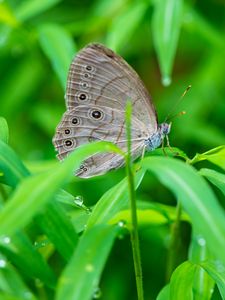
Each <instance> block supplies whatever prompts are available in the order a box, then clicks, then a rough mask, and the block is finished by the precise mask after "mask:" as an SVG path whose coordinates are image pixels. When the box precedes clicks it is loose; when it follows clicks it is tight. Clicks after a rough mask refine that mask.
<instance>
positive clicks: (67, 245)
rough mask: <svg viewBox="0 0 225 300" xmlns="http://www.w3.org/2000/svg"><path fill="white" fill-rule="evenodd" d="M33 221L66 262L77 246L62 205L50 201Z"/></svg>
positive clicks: (73, 232)
mask: <svg viewBox="0 0 225 300" xmlns="http://www.w3.org/2000/svg"><path fill="white" fill-rule="evenodd" d="M35 221H36V222H37V223H38V225H39V226H40V227H41V228H42V230H43V232H45V233H46V235H47V237H48V238H49V240H50V241H51V242H52V243H53V244H54V246H55V248H56V249H57V250H58V251H59V253H60V254H61V255H62V257H64V259H65V260H66V261H68V260H69V259H70V257H71V256H72V254H73V251H74V248H75V246H76V245H77V242H78V235H77V233H76V232H75V230H74V227H73V225H72V223H71V221H70V220H69V219H68V217H67V216H66V214H65V211H64V210H63V208H62V205H61V204H60V203H58V202H56V201H50V203H48V205H47V206H46V209H45V211H44V212H43V213H41V214H39V215H38V216H37V217H36V218H35Z"/></svg>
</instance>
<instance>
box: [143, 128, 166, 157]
mask: <svg viewBox="0 0 225 300" xmlns="http://www.w3.org/2000/svg"><path fill="white" fill-rule="evenodd" d="M170 127H171V123H170V124H168V123H162V124H160V125H159V126H158V129H157V131H156V132H155V133H153V134H152V135H151V136H150V137H149V138H148V139H146V140H145V147H146V150H147V151H152V150H154V149H156V148H157V147H159V146H160V145H161V144H162V141H163V139H164V138H165V136H167V135H168V134H169V133H170Z"/></svg>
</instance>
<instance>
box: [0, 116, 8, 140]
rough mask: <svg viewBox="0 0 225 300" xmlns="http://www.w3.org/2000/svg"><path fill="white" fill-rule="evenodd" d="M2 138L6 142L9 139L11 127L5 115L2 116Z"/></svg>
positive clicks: (0, 125)
mask: <svg viewBox="0 0 225 300" xmlns="http://www.w3.org/2000/svg"><path fill="white" fill-rule="evenodd" d="M0 140H2V141H3V142H4V143H6V144H7V143H8V140H9V127H8V124H7V122H6V119H5V118H3V117H0Z"/></svg>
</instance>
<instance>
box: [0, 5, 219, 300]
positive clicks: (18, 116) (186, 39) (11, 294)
mask: <svg viewBox="0 0 225 300" xmlns="http://www.w3.org/2000/svg"><path fill="white" fill-rule="evenodd" d="M89 42H101V43H104V44H106V45H107V46H108V47H111V48H112V49H114V50H115V51H116V52H117V53H119V54H120V55H121V56H123V57H124V58H125V59H126V60H127V61H128V62H129V64H130V65H131V66H132V67H133V68H134V69H135V70H136V71H137V72H138V73H139V75H140V77H141V78H142V79H143V81H144V82H145V84H146V86H147V88H148V90H149V91H150V93H151V95H152V98H153V102H154V104H155V106H156V108H157V111H158V115H159V121H160V122H162V121H163V120H164V119H165V117H166V116H167V115H168V113H169V112H170V111H171V108H173V107H174V104H175V103H176V102H177V100H178V99H179V97H180V95H181V94H182V93H183V92H184V90H185V89H186V87H187V86H188V85H190V84H191V85H192V88H191V90H190V91H189V92H188V94H187V95H186V96H185V98H184V99H183V101H182V103H181V104H180V105H179V106H178V107H177V108H176V109H177V111H178V112H179V111H182V110H185V111H186V115H183V116H182V117H179V118H176V119H174V120H173V125H172V129H171V134H170V144H171V145H172V146H174V147H177V148H180V149H182V151H184V152H185V153H186V154H187V156H188V157H189V158H190V159H189V160H187V161H188V162H189V163H190V164H194V163H197V162H198V164H197V165H196V168H197V170H200V171H199V172H198V173H197V172H196V171H193V170H192V169H191V170H189V169H186V168H185V167H186V166H183V165H179V164H178V165H176V163H177V161H176V160H172V158H171V160H170V159H169V158H168V170H171V172H169V171H168V170H167V169H166V168H167V158H163V157H157V158H158V160H157V158H156V160H154V159H155V156H154V157H152V156H151V154H148V155H147V156H148V157H147V158H146V159H145V160H144V162H143V164H144V165H146V167H145V168H146V169H148V170H150V169H151V168H152V173H147V174H146V175H145V177H144V179H143V180H142V176H143V174H142V173H141V174H139V175H138V176H139V177H140V178H136V181H137V183H136V185H138V181H139V182H141V181H142V182H141V185H140V187H139V189H138V192H137V199H138V203H139V204H138V216H139V222H140V230H139V231H140V246H141V255H142V265H143V274H144V291H145V295H146V299H156V297H157V295H158V293H159V292H160V290H161V289H162V288H163V286H165V284H166V283H167V282H168V280H169V278H170V275H171V272H172V271H173V270H174V268H175V267H176V266H178V265H180V266H179V268H180V269H176V271H175V272H176V273H173V276H174V281H173V283H172V284H171V286H172V287H170V293H172V295H173V297H172V296H171V297H172V298H171V299H192V298H190V297H191V295H192V294H190V296H189V294H188V293H187V294H185V297H186V298H184V295H183V294H179V291H182V290H183V292H184V291H185V292H186V291H189V290H190V291H192V292H191V293H194V297H195V298H194V299H225V291H224V290H225V275H224V274H225V272H224V269H223V268H224V267H223V265H222V262H223V263H225V260H223V259H224V254H221V255H220V252H222V251H223V250H222V248H220V247H223V246H224V236H225V234H224V233H225V227H224V222H225V221H224V211H223V209H222V207H223V208H224V205H225V202H224V193H225V175H224V168H225V162H224V161H225V150H224V147H222V145H223V144H225V143H224V142H225V121H224V120H225V101H224V98H225V84H224V76H225V75H224V74H225V63H224V53H225V4H224V1H222V0H217V1H216V0H214V1H213V0H211V1H210V0H206V1H200V0H199V1H191V0H190V1H188V0H186V1H181V0H180V1H179V0H171V1H169V0H165V1H163V0H155V1H153V0H152V1H147V0H146V1H145V0H139V1H128V0H114V1H108V0H94V1H88V0H84V1H72V0H71V1H69V0H64V1H60V0H27V1H25V0H24V1H21V0H20V1H19V0H5V1H1V2H0V115H1V116H2V117H4V118H5V119H6V120H7V123H8V127H7V124H6V123H5V121H4V119H1V122H0V126H1V127H0V137H1V140H3V141H4V142H6V144H3V143H2V144H1V145H0V146H1V147H0V154H1V156H0V161H1V162H0V167H1V168H0V176H1V177H0V178H2V180H1V182H2V183H3V184H2V185H1V190H0V192H1V195H0V200H1V206H2V213H1V215H0V222H1V223H0V227H1V229H0V236H1V238H2V239H1V243H0V252H1V257H2V260H1V259H0V271H1V273H0V279H1V280H0V299H54V298H55V297H56V296H55V295H56V292H55V291H56V290H57V291H58V292H57V299H61V298H64V299H68V300H69V299H82V300H85V299H91V298H90V293H92V295H93V293H94V291H95V293H96V294H95V297H96V298H97V297H99V295H98V293H99V290H98V289H97V292H96V288H97V287H98V286H100V290H101V293H102V296H101V298H102V299H107V300H111V299H136V288H135V277H134V271H133V261H132V252H131V246H130V242H129V235H128V234H127V231H126V230H125V229H124V231H123V230H122V232H121V230H120V229H119V228H118V227H108V226H106V224H108V223H110V224H115V223H117V222H118V221H120V220H121V219H122V220H125V221H126V222H127V224H128V225H127V227H128V229H129V224H130V221H129V215H128V214H127V205H128V204H127V202H126V201H128V200H127V195H126V190H127V187H126V184H125V182H126V179H123V178H124V177H125V171H124V169H122V170H118V171H114V172H110V173H109V174H107V175H105V176H102V177H99V178H94V179H90V180H80V179H74V178H73V177H72V176H71V172H72V169H71V165H74V164H77V165H79V162H80V161H81V160H82V158H84V157H85V155H87V153H88V151H93V152H94V151H96V149H99V151H100V150H103V149H108V148H107V147H109V146H107V145H102V146H101V147H102V148H101V147H100V146H99V147H100V148H95V146H93V148H91V147H90V149H89V148H88V149H87V150H84V152H82V151H80V152H79V153H77V154H76V155H75V156H74V157H72V158H71V161H68V163H67V165H66V164H65V165H64V166H61V164H59V163H58V162H57V161H56V158H55V151H54V148H53V145H52V142H51V139H52V136H53V135H54V132H55V127H56V125H57V124H58V122H59V120H60V119H61V116H62V114H63V112H64V111H65V103H64V93H65V85H66V77H67V72H68V67H69V64H70V62H71V59H72V57H73V56H74V54H75V53H76V51H78V50H79V49H80V48H82V47H83V46H85V45H86V44H87V43H89ZM170 81H171V84H170V85H169V86H165V85H166V84H168V83H169V82H170ZM8 128H9V133H8ZM7 143H8V144H9V146H10V147H11V148H12V149H13V150H12V149H10V148H8V146H7ZM91 146H92V145H91ZM219 146H221V147H219ZM104 147H106V148H104ZM216 147H219V148H216ZM212 148H216V150H214V151H212V152H209V153H208V152H207V153H206V154H203V155H199V156H196V157H195V159H194V160H191V158H192V157H194V156H195V155H196V153H205V152H206V151H209V150H210V149H212ZM12 151H15V153H16V154H15V153H14V152H12ZM85 151H87V152H85ZM85 153H86V154H85ZM154 154H158V155H159V156H160V155H162V151H161V150H157V151H156V152H155V153H154ZM79 155H80V156H79ZM82 155H83V157H82ZM182 155H183V154H182ZM183 156H184V155H183ZM18 157H19V158H18ZM151 159H152V160H151ZM161 159H162V160H161ZM164 159H165V160H164ZM200 161H201V162H200ZM22 162H23V163H24V164H25V166H26V168H25V167H24V165H23V163H22ZM71 163H72V164H71ZM162 166H163V167H162ZM174 166H175V167H174ZM154 168H155V169H154ZM179 168H180V169H179ZM28 170H29V171H28ZM157 170H160V171H161V173H159V171H158V173H157ZM177 170H180V171H179V172H178V171H177ZM167 171H168V173H167ZM189 171H190V172H192V171H193V172H196V173H188V172H189ZM176 172H178V173H177V174H178V175H180V176H181V178H182V180H183V181H182V182H183V184H185V182H186V183H188V184H189V185H188V184H187V186H188V187H189V189H186V190H185V189H184V188H182V187H181V186H182V185H181V184H180V183H179V181H178V178H177V179H176V180H177V181H176V180H175V181H173V180H172V179H171V178H172V177H173V176H172V175H171V174H172V173H173V174H174V176H175V174H176ZM30 173H31V174H35V175H33V176H30ZM153 174H155V175H153ZM160 174H162V175H160ZM187 174H188V175H187ZM194 174H195V175H196V174H198V177H196V182H197V183H199V186H195V182H194V180H192V181H191V180H190V181H189V179H190V178H195V177H194V176H195V175H194ZM189 175H190V176H189ZM200 175H201V176H200ZM185 176H186V177H185ZM196 176H197V175H196ZM202 176H203V177H206V178H208V180H209V181H210V182H211V183H212V185H210V186H209V185H207V186H206V187H205V186H204V184H205V183H204V184H203V185H201V184H202V183H201V180H202V178H201V177H202ZM24 177H28V180H24V179H23V178H24ZM199 177H200V178H201V179H199ZM174 178H175V177H174ZM198 179H199V180H200V181H198ZM121 180H122V181H121ZM170 180H171V182H170ZM65 182H67V183H66V185H65ZM168 182H169V183H168ZM116 184H118V185H116ZM62 186H63V187H64V188H65V190H66V191H67V192H65V191H63V190H60V192H57V191H58V190H59V188H60V187H62ZM200 186H202V189H201V188H199V190H198V187H200ZM16 187H17V189H16V190H15V188H16ZM110 188H113V190H110ZM191 191H193V195H195V197H194V196H193V197H192V196H190V195H191ZM106 192H107V193H106ZM104 193H106V194H104ZM174 194H175V195H176V197H175V196H174ZM72 195H73V196H82V197H83V199H84V203H85V205H86V206H87V207H91V206H94V205H95V204H96V203H97V202H98V200H99V199H100V198H101V197H103V198H104V199H106V202H104V201H105V200H102V198H101V200H100V201H99V202H98V203H100V204H98V205H99V206H97V210H96V211H97V212H96V211H95V210H94V211H95V213H93V214H92V215H91V217H90V215H89V214H88V213H87V212H85V210H84V209H83V210H82V209H80V208H77V207H74V206H73V196H72ZM177 197H178V199H179V200H180V201H181V203H182V205H183V207H184V208H185V212H186V213H187V214H186V213H182V214H181V216H180V219H181V223H179V226H178V227H179V230H178V231H179V232H178V233H177V232H176V229H174V227H173V225H174V224H176V225H177V223H176V222H175V223H174V220H176V218H177V214H176V208H175V205H176V198H177ZM185 197H186V198H185ZM7 198H9V200H10V201H9V202H8V203H11V205H10V204H9V205H8V206H7V205H6V204H5V203H6V199H7ZM121 199H123V200H124V199H126V201H125V200H124V201H125V202H122V200H121ZM183 199H184V200H183ZM53 200H54V201H53ZM119 201H121V203H122V204H121V203H120V202H119ZM192 201H193V202H192ZM210 201H211V202H210ZM119 203H120V204H119ZM123 203H125V204H124V205H125V206H123ZM204 203H206V204H205V205H206V209H205V210H204V205H203V206H201V205H202V204H204ZM200 204H201V205H200ZM113 205H114V206H113ZM188 205H189V206H188ZM199 206H201V207H200V208H199ZM109 208H110V209H111V211H110V209H109ZM95 209H96V207H95ZM159 212H160V213H159ZM165 215H166V217H165ZM163 216H164V217H163ZM99 219H100V220H101V221H99ZM204 222H205V223H204ZM200 223H201V224H200ZM87 224H89V225H87ZM96 224H98V226H97V225H96ZM193 224H194V226H192V225H193ZM202 224H205V225H204V226H205V227H204V226H203V225H202ZM94 225H95V226H94ZM86 226H89V227H88V228H89V229H90V230H87V231H86V233H85V234H84V235H82V238H81V239H80V238H79V235H80V234H81V233H82V232H83V230H84V229H85V228H86ZM207 226H209V227H207ZM210 228H211V229H210ZM193 229H194V230H193ZM213 229H215V230H214V231H213ZM195 230H196V232H195ZM204 230H205V232H204ZM207 230H209V231H207ZM199 231H200V232H199ZM118 232H120V233H119V237H120V238H121V239H116V240H115V237H116V236H117V235H118ZM204 233H205V235H204ZM207 233H208V240H207ZM201 234H203V237H202V236H201ZM213 236H214V239H213ZM8 237H10V239H11V240H12V243H11V244H10V243H9V245H8V246H7V245H6V244H8V243H7V241H9V240H7V239H6V238H8ZM173 238H175V239H174V243H173ZM205 238H206V240H207V243H206V244H205ZM82 239H83V240H82ZM199 240H200V244H201V243H203V245H200V246H201V247H200V248H199ZM85 243H86V244H85ZM77 245H78V247H77ZM112 245H113V247H112ZM212 245H214V247H215V248H217V249H213V247H212ZM76 247H77V248H76ZM111 247H112V250H111ZM203 248H204V249H203ZM74 249H76V251H75V250H74ZM223 249H224V248H223ZM88 250H89V252H88ZM74 251H75V252H74ZM98 252H99V253H98ZM73 253H75V254H74V255H72V254H73ZM90 253H92V254H90ZM171 253H172V254H171ZM206 253H207V254H206ZM89 255H90V256H91V255H92V257H89ZM108 255H109V257H108ZM173 256H174V257H173ZM1 257H0V258H1ZM71 257H72V258H71ZM99 257H101V261H99V260H98V259H99ZM211 258H212V259H213V261H215V260H217V261H218V262H219V267H218V265H216V264H214V263H212V262H211V261H210V264H207V263H206V262H205V261H207V260H208V259H211ZM5 259H6V261H8V266H7V268H1V261H5ZM85 259H87V260H85ZM88 259H89V260H90V261H91V262H92V263H96V266H95V267H96V269H97V271H96V277H91V278H87V277H85V275H84V274H85V272H84V270H85V266H87V262H88ZM183 261H186V262H185V263H184V264H183V265H181V263H182V262H183ZM69 262H70V263H69ZM78 262H79V265H78ZM194 262H196V263H197V264H200V262H201V264H202V265H201V267H202V268H201V270H200V271H199V270H197V271H196V265H195V264H194ZM204 263H205V265H204ZM220 263H221V265H220ZM32 266H33V268H32ZM66 266H68V269H66V271H65V273H63V274H65V278H67V279H68V278H69V276H68V274H70V280H71V282H70V281H69V280H68V281H67V283H68V282H69V285H68V286H69V288H68V287H67V286H66V288H64V287H63V286H64V284H63V283H64V281H63V280H64V277H60V276H61V274H62V272H63V270H64V268H65V267H66ZM221 268H222V271H221ZM203 269H205V270H207V272H208V273H206V272H204V271H203ZM218 270H220V271H218ZM201 272H204V276H202V273H201ZM200 273H201V274H200ZM196 274H197V275H196ZM199 274H200V275H199ZM206 274H209V275H210V276H209V275H206ZM63 276H64V275H63ZM82 276H84V277H82ZM195 277H197V280H195V281H194V282H195V283H194V284H193V278H195ZM99 278H101V280H100V283H98V281H99ZM177 278H178V279H177ZM200 278H201V280H200ZM202 278H203V279H202ZM212 278H213V279H212ZM72 279H73V280H74V281H73V280H72ZM89 279H90V281H89ZM94 279H95V281H94ZM176 280H177V281H176ZM182 280H183V281H182ZM188 280H189V281H188ZM57 282H59V283H58V285H57ZM74 282H76V283H77V285H76V284H75V283H74ZM93 282H95V284H93ZM196 282H197V283H196ZM214 282H216V283H217V286H214ZM70 284H71V285H70ZM79 284H80V285H79ZM182 284H183V285H182ZM73 286H74V290H73V289H72V287H73ZM87 286H88V288H87ZM81 287H82V288H81ZM179 288H180V290H179ZM214 288H215V289H214ZM67 289H68V290H67ZM79 289H80V290H79ZM77 291H81V294H79V293H77V294H76V292H77ZM86 291H87V294H82V293H84V292H86ZM171 291H172V292H171ZM174 291H175V292H174ZM177 291H178V292H177ZM176 292H177V294H176ZM88 293H89V294H88ZM27 295H28V296H29V298H28V296H27ZM160 297H161V298H160ZM176 297H177V298H176ZM188 297H189V298H188ZM158 299H169V298H168V291H166V290H163V293H161V294H160V296H159V298H158Z"/></svg>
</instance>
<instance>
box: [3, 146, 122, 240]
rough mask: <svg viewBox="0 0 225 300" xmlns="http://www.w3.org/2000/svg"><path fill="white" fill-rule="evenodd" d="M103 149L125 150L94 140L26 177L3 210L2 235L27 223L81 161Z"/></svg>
mask: <svg viewBox="0 0 225 300" xmlns="http://www.w3.org/2000/svg"><path fill="white" fill-rule="evenodd" d="M0 142H1V141H0ZM0 145H1V144H0ZM100 151H105V152H106V151H110V152H117V153H119V154H122V152H121V150H120V149H119V148H117V147H116V146H114V145H113V144H111V143H107V142H97V143H90V144H87V145H83V146H81V147H79V148H77V149H76V150H75V151H74V152H73V153H72V154H71V155H69V157H67V158H66V159H65V160H64V161H63V163H62V164H60V163H57V164H56V166H55V167H54V168H51V169H50V170H49V171H47V172H44V173H40V174H37V175H32V176H29V177H27V178H25V179H24V180H22V181H21V183H20V184H19V185H18V187H17V189H16V190H15V192H14V193H13V195H12V196H11V198H10V199H9V201H8V202H7V203H6V205H5V206H4V208H3V209H2V210H1V212H0V224H1V227H0V235H10V234H12V233H14V232H15V231H17V230H19V229H20V228H22V227H24V226H25V225H26V224H27V223H28V222H29V221H30V220H31V219H32V217H33V215H34V214H35V213H37V212H39V211H40V209H41V208H42V207H43V206H44V205H45V204H46V203H47V202H48V201H50V200H51V199H52V197H53V196H54V194H55V193H56V192H57V190H58V189H59V188H60V187H61V186H62V185H63V184H65V182H66V181H68V180H69V179H71V178H72V177H73V172H74V171H75V170H77V169H78V167H79V166H80V164H81V162H82V161H83V160H84V159H85V158H86V157H87V156H90V155H91V154H94V153H98V152H100ZM24 212H26V214H24Z"/></svg>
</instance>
